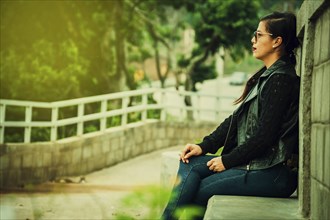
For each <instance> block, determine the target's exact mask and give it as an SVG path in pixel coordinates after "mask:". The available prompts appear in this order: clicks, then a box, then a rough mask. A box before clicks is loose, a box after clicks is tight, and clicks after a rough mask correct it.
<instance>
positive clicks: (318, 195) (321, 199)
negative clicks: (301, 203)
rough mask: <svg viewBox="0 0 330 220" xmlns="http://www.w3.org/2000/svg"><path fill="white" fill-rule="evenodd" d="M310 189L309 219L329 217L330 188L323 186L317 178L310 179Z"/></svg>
mask: <svg viewBox="0 0 330 220" xmlns="http://www.w3.org/2000/svg"><path fill="white" fill-rule="evenodd" d="M311 181H312V189H311V219H330V209H329V208H325V205H326V204H328V205H329V204H330V189H329V188H327V187H324V186H323V185H322V184H320V183H319V182H318V181H317V180H315V179H312V180H311Z"/></svg>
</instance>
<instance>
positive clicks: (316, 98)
mask: <svg viewBox="0 0 330 220" xmlns="http://www.w3.org/2000/svg"><path fill="white" fill-rule="evenodd" d="M322 83H323V68H322V66H318V67H315V68H314V71H313V81H312V97H311V98H312V100H311V101H312V109H311V110H312V122H320V121H322V119H321V109H322V100H320V99H322V97H323V95H322Z"/></svg>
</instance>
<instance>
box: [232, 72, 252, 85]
mask: <svg viewBox="0 0 330 220" xmlns="http://www.w3.org/2000/svg"><path fill="white" fill-rule="evenodd" d="M247 79H248V75H247V74H246V73H244V72H233V73H232V74H231V76H230V80H229V84H230V85H243V84H244V83H245V82H246V81H247Z"/></svg>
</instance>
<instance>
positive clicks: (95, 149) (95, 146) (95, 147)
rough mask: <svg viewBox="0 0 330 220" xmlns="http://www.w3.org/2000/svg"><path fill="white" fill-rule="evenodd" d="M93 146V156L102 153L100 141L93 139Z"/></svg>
mask: <svg viewBox="0 0 330 220" xmlns="http://www.w3.org/2000/svg"><path fill="white" fill-rule="evenodd" d="M92 147H93V156H94V157H97V156H101V155H102V145H101V142H100V141H95V142H94V143H93V145H92Z"/></svg>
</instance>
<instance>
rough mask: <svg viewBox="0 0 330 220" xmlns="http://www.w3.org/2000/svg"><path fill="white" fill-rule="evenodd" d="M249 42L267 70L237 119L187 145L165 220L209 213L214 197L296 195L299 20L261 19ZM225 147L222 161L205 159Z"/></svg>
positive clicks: (253, 83) (251, 84)
mask: <svg viewBox="0 0 330 220" xmlns="http://www.w3.org/2000/svg"><path fill="white" fill-rule="evenodd" d="M251 43H252V52H253V56H254V57H255V58H257V59H260V60H261V61H263V63H264V65H265V66H264V67H263V68H262V69H261V70H259V71H258V72H257V73H256V74H254V75H253V76H252V77H251V78H250V79H249V80H248V82H247V84H246V87H245V90H244V92H243V94H242V96H241V97H240V98H239V99H237V100H236V104H237V103H241V104H240V106H239V107H238V108H237V109H236V110H235V111H234V112H233V114H232V115H230V116H229V117H228V118H227V119H225V120H224V121H223V122H222V123H221V124H220V125H219V126H218V127H217V128H216V130H215V131H213V132H212V133H211V134H210V135H208V136H206V137H204V139H203V141H202V142H201V143H199V144H187V145H186V146H185V148H184V149H183V151H182V153H181V155H180V167H179V171H178V180H179V181H178V182H179V183H178V185H176V186H175V187H174V189H173V191H174V193H173V195H172V197H171V199H170V202H169V204H168V205H167V207H166V208H165V211H164V213H163V216H162V217H163V219H175V218H176V217H175V214H174V213H175V211H176V210H177V209H178V208H180V207H184V206H189V205H198V206H202V207H204V208H205V207H206V205H207V202H208V200H209V198H211V197H212V196H213V195H244V196H269V197H289V196H290V195H291V194H292V193H293V192H294V191H295V189H296V187H297V175H296V172H293V171H291V169H290V168H289V167H288V163H287V162H288V160H289V159H290V158H291V156H292V155H293V153H295V152H297V149H298V104H299V77H298V76H297V75H296V72H295V69H294V66H295V63H296V60H295V57H294V53H293V50H294V49H295V48H296V47H298V45H299V42H298V40H297V38H296V17H295V16H294V15H293V14H291V13H279V12H274V13H272V14H270V15H267V16H265V17H263V18H262V19H261V20H260V23H259V26H258V29H257V30H256V31H255V32H254V35H253V37H252V39H251ZM222 146H224V148H223V151H222V153H221V156H220V157H218V156H209V155H205V154H206V153H215V152H217V150H218V149H219V148H220V147H222Z"/></svg>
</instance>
